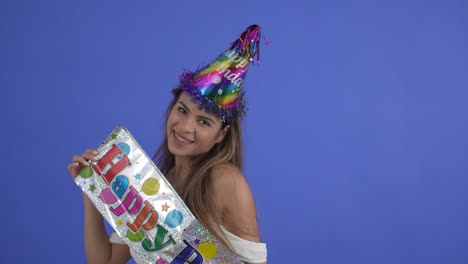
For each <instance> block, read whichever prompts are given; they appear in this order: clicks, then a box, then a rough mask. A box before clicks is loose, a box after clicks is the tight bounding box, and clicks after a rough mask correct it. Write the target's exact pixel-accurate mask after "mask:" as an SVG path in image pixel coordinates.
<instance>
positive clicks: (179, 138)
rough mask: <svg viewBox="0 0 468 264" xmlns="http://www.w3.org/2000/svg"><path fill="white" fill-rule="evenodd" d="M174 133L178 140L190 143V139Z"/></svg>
mask: <svg viewBox="0 0 468 264" xmlns="http://www.w3.org/2000/svg"><path fill="white" fill-rule="evenodd" d="M174 135H175V137H176V138H177V139H178V140H179V141H182V142H184V143H192V141H190V140H186V139H183V138H181V137H179V136H178V135H177V134H176V133H174Z"/></svg>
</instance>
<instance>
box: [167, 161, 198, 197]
mask: <svg viewBox="0 0 468 264" xmlns="http://www.w3.org/2000/svg"><path fill="white" fill-rule="evenodd" d="M192 162H193V160H192V159H191V158H189V157H175V160H174V167H173V168H172V169H171V170H170V172H169V181H170V182H171V184H172V185H173V186H174V187H175V188H176V189H179V190H180V188H182V186H183V185H184V183H185V180H186V179H187V177H188V176H189V175H190V174H191V172H192Z"/></svg>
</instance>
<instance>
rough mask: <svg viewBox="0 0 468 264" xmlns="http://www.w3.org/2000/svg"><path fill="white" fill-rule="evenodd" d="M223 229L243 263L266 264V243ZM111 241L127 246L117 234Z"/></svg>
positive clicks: (139, 263) (143, 263) (136, 257)
mask: <svg viewBox="0 0 468 264" xmlns="http://www.w3.org/2000/svg"><path fill="white" fill-rule="evenodd" d="M221 229H222V230H223V232H224V233H225V234H226V237H227V239H228V240H229V242H230V243H231V245H232V247H233V250H234V252H235V253H236V254H237V255H238V256H239V258H240V259H241V260H242V261H244V262H248V263H263V262H266V260H267V248H266V244H265V243H257V242H252V241H248V240H245V239H243V238H240V237H238V236H236V235H234V234H233V233H231V232H229V231H227V230H226V229H225V228H223V227H221ZM109 241H110V242H111V243H114V244H125V241H124V240H123V239H122V238H121V237H120V236H119V235H118V234H117V233H116V232H113V233H112V234H111V236H110V238H109ZM130 254H131V255H132V258H133V259H134V260H135V262H136V263H138V264H145V261H144V260H142V259H140V258H139V256H138V255H135V254H134V253H133V251H132V250H130Z"/></svg>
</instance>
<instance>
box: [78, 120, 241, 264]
mask: <svg viewBox="0 0 468 264" xmlns="http://www.w3.org/2000/svg"><path fill="white" fill-rule="evenodd" d="M98 151H99V157H98V158H99V160H98V161H97V162H95V163H93V164H92V165H91V166H90V167H85V168H83V169H82V170H81V172H80V175H79V176H78V177H76V178H75V182H76V184H77V185H78V186H79V187H80V188H81V189H82V190H83V192H85V193H86V195H87V196H88V197H89V198H90V199H91V201H92V202H93V204H94V205H95V206H96V208H97V209H98V210H99V212H101V214H102V215H103V216H104V218H105V219H106V220H107V222H108V223H109V224H110V225H111V226H112V227H113V228H114V230H115V231H116V232H117V233H118V234H119V235H120V237H122V238H123V239H124V241H125V242H126V243H127V244H128V245H129V247H130V249H131V250H132V251H133V254H136V255H138V256H139V257H140V258H141V259H142V260H143V261H145V263H151V264H154V263H156V264H169V263H171V264H179V263H180V264H184V263H194V264H201V263H242V262H241V261H240V260H239V258H238V257H237V256H236V255H234V254H233V253H232V252H231V251H230V250H229V249H228V248H226V247H225V246H224V245H222V244H221V243H220V242H218V241H217V240H216V239H215V238H214V236H212V235H211V234H210V233H208V231H207V230H206V229H205V228H204V227H203V226H202V225H201V224H200V223H199V222H198V221H197V220H196V219H195V217H194V216H193V214H192V213H191V212H190V210H189V209H188V207H187V206H186V205H185V204H184V202H183V201H182V199H181V198H180V197H179V195H178V194H177V193H176V192H175V190H174V189H173V188H172V186H171V185H170V184H169V182H168V181H167V180H166V178H165V177H164V176H163V175H162V173H161V172H160V171H159V169H158V168H157V167H156V166H155V165H154V163H153V162H152V161H151V159H150V158H149V157H148V156H147V155H146V153H145V152H144V151H143V149H142V148H141V147H140V146H139V145H138V143H137V142H136V140H135V139H134V138H133V137H132V135H131V134H130V133H129V131H128V130H127V129H126V128H124V127H122V126H118V127H116V128H115V129H114V131H113V132H112V134H111V135H110V136H109V137H108V138H107V139H106V140H105V142H104V143H102V145H101V146H100V147H99V148H98Z"/></svg>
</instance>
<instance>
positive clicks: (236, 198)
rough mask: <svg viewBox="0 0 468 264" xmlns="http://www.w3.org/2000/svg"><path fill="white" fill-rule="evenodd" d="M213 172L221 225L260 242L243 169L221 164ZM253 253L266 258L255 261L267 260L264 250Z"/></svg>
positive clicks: (244, 237)
mask: <svg viewBox="0 0 468 264" xmlns="http://www.w3.org/2000/svg"><path fill="white" fill-rule="evenodd" d="M212 176H213V189H214V198H215V202H216V207H217V208H218V210H220V212H221V213H222V216H223V225H224V227H225V228H226V229H227V231H229V232H231V233H232V234H234V235H235V236H237V237H239V238H241V239H245V240H248V241H250V242H257V243H259V242H260V236H259V232H258V225H257V214H256V209H255V203H254V199H253V196H252V192H251V190H250V187H249V184H248V183H247V181H246V179H245V177H244V175H243V174H242V172H241V171H240V170H239V169H237V168H236V167H235V166H233V165H231V164H223V165H219V166H217V167H215V168H214V170H213V171H212ZM263 246H264V244H263ZM255 257H257V258H260V259H262V258H264V259H265V262H255V264H266V251H265V252H263V254H260V255H259V256H255ZM246 263H248V262H246ZM252 264H253V263H252Z"/></svg>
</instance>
